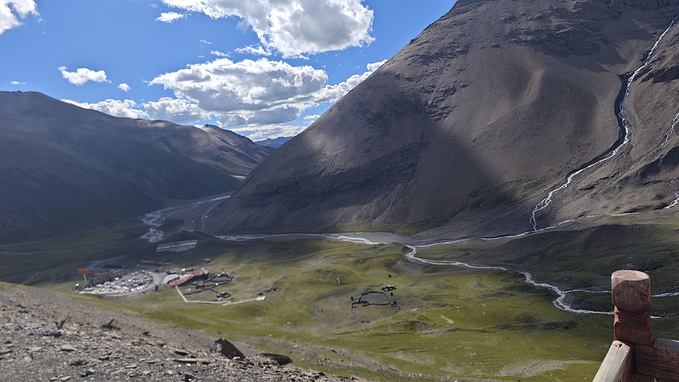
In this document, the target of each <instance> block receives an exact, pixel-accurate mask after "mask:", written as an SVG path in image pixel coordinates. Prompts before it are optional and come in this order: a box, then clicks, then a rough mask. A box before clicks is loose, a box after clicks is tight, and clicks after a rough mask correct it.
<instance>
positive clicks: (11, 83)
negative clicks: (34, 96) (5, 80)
mask: <svg viewBox="0 0 679 382" xmlns="http://www.w3.org/2000/svg"><path fill="white" fill-rule="evenodd" d="M10 85H14V86H18V85H26V83H25V82H21V81H11V82H10Z"/></svg>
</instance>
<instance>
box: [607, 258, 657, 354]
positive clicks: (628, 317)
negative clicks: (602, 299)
mask: <svg viewBox="0 0 679 382" xmlns="http://www.w3.org/2000/svg"><path fill="white" fill-rule="evenodd" d="M611 291H612V294H613V305H614V306H615V319H614V321H613V328H614V332H615V339H616V340H618V341H622V342H625V343H627V344H629V345H646V346H652V345H653V329H652V325H653V324H652V323H651V312H650V311H651V279H650V277H648V275H647V274H645V273H643V272H639V271H627V270H625V271H616V272H613V274H612V275H611Z"/></svg>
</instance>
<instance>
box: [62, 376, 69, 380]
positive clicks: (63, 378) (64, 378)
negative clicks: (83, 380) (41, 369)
mask: <svg viewBox="0 0 679 382" xmlns="http://www.w3.org/2000/svg"><path fill="white" fill-rule="evenodd" d="M70 379H71V377H69V376H66V377H61V379H60V381H68V380H70Z"/></svg>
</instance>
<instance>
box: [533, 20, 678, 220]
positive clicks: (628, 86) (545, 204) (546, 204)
mask: <svg viewBox="0 0 679 382" xmlns="http://www.w3.org/2000/svg"><path fill="white" fill-rule="evenodd" d="M677 18H679V15H677V16H676V17H675V18H674V19H673V20H672V22H671V23H670V25H669V26H668V27H667V28H666V29H665V31H663V33H662V34H661V35H660V37H658V39H657V40H656V41H655V44H653V47H652V48H651V50H650V51H649V53H648V55H647V56H646V58H645V59H644V60H643V62H642V64H641V66H639V67H638V68H637V69H636V70H635V71H634V73H632V75H631V76H630V77H629V78H628V79H627V84H626V87H625V95H624V96H623V97H622V100H621V101H620V107H619V112H618V119H619V121H620V124H621V125H622V127H623V129H624V131H625V138H624V139H623V141H622V143H620V144H619V145H618V146H617V147H616V148H615V149H614V150H613V151H612V152H611V153H610V154H609V155H608V156H606V157H604V158H601V159H600V160H598V161H596V162H594V163H591V164H590V165H588V166H585V167H583V168H581V169H579V170H577V171H575V172H574V173H572V174H570V175H569V176H568V178H566V182H565V183H563V184H562V185H561V186H559V187H557V188H556V189H554V190H552V191H550V192H549V193H548V194H547V197H546V198H544V199H542V200H541V201H540V203H538V204H536V205H535V207H534V208H533V212H532V213H531V217H530V219H529V222H530V224H531V225H532V226H533V230H534V231H536V232H537V231H538V223H537V217H536V215H537V213H538V212H540V211H542V210H544V209H546V208H547V207H549V205H550V204H551V203H552V197H553V196H554V194H555V193H557V192H559V191H562V190H565V189H566V188H567V187H568V186H569V185H570V184H571V183H572V182H573V179H574V178H575V177H576V176H578V175H580V174H582V173H583V172H584V171H586V170H589V169H590V168H592V167H594V166H597V165H600V164H601V163H604V162H606V161H608V160H610V159H611V158H613V157H615V156H616V155H618V152H619V151H620V149H621V148H622V147H623V146H625V145H626V144H627V143H628V142H629V138H630V128H629V126H628V125H627V120H626V119H625V116H624V110H625V109H624V104H625V101H626V100H627V97H628V96H629V92H630V89H631V87H632V83H633V82H634V80H635V79H636V78H637V75H638V74H639V73H641V71H642V70H643V69H644V68H646V65H648V63H649V62H650V60H651V58H652V57H653V55H654V53H655V51H656V50H657V48H658V45H659V44H660V42H661V41H662V39H663V38H664V37H665V35H666V34H667V32H669V30H670V29H671V28H672V27H673V26H674V24H675V22H676V21H677ZM678 116H679V115H678ZM675 124H676V118H675V122H674V123H673V124H672V129H674V125H675Z"/></svg>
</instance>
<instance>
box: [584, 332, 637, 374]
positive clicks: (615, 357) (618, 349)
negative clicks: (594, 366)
mask: <svg viewBox="0 0 679 382" xmlns="http://www.w3.org/2000/svg"><path fill="white" fill-rule="evenodd" d="M633 358H634V352H633V351H632V348H631V347H630V346H629V345H627V344H625V343H623V342H620V341H613V344H611V347H610V348H609V349H608V353H607V354H606V358H604V361H603V362H602V363H601V366H600V367H599V371H598V372H597V373H596V375H595V376H594V380H593V382H628V381H629V379H630V376H631V374H632V367H633Z"/></svg>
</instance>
